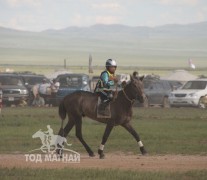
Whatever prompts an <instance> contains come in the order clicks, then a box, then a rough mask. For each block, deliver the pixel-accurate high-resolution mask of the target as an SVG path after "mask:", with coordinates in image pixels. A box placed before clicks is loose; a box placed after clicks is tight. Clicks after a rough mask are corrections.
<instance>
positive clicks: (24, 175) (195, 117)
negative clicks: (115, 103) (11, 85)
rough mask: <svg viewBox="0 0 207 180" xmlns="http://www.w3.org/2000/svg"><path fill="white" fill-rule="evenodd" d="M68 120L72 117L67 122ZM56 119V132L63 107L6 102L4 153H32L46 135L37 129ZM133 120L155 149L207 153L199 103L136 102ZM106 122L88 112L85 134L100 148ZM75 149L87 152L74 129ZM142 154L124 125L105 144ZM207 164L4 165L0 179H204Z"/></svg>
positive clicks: (1, 131) (109, 149) (204, 115)
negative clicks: (181, 168) (177, 168)
mask: <svg viewBox="0 0 207 180" xmlns="http://www.w3.org/2000/svg"><path fill="white" fill-rule="evenodd" d="M64 123H66V122H64ZM48 124H49V125H51V127H52V128H53V130H54V134H57V133H58V130H59V128H60V119H59V117H58V109H57V108H29V107H28V108H4V109H3V110H2V116H1V117H0V136H1V138H0V144H1V146H0V153H1V154H13V153H15V154H16V153H21V154H25V153H28V152H29V151H30V150H32V149H35V148H37V147H40V145H41V142H40V139H32V134H33V133H35V132H36V131H37V130H39V129H42V130H45V131H46V130H47V128H46V126H47V125H48ZM133 125H134V127H135V129H136V130H137V131H138V132H139V133H140V136H141V138H142V141H143V143H144V144H145V146H146V148H147V150H148V152H149V155H158V154H159V155H167V154H182V155H207V151H206V149H207V139H206V137H207V111H206V110H202V109H194V108H169V109H163V108H149V109H145V108H134V116H133ZM104 128H105V125H104V124H100V123H98V122H95V121H92V120H89V119H87V118H84V121H83V135H84V137H85V140H86V142H88V144H89V145H90V146H91V147H92V149H93V150H94V152H97V148H98V145H99V144H100V141H101V137H102V135H103V132H104ZM67 139H68V142H69V143H72V147H71V149H73V150H75V151H77V152H79V153H80V154H81V153H85V150H84V148H83V147H82V145H81V144H80V142H79V141H78V140H77V138H76V137H75V132H74V130H72V131H71V133H70V135H69V136H68V137H67ZM117 151H118V152H120V151H122V152H123V153H126V154H128V153H133V154H139V153H140V152H139V150H138V147H137V143H136V142H135V140H134V139H133V138H132V137H131V135H130V134H128V132H127V131H125V130H124V129H123V128H122V127H115V128H114V129H113V131H112V133H111V135H110V137H109V140H108V141H107V144H106V146H105V153H106V154H107V153H114V152H117ZM206 178H207V171H206V170H192V171H185V172H167V171H166V172H165V171H159V172H156V171H155V172H152V171H151V172H148V171H143V172H136V171H127V170H111V169H104V170H98V169H69V168H64V169H52V170H50V169H44V168H43V169H30V168H23V169H22V168H20V167H16V168H13V169H8V168H3V167H1V168H0V179H8V180H10V179H142V180H143V179H147V180H148V179H153V180H160V179H161V180H162V179H163V180H164V179H169V180H171V179H189V180H191V179H192V180H193V179H201V180H204V179H206Z"/></svg>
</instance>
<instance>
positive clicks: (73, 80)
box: [56, 74, 90, 104]
mask: <svg viewBox="0 0 207 180" xmlns="http://www.w3.org/2000/svg"><path fill="white" fill-rule="evenodd" d="M56 82H59V83H60V87H59V89H58V92H57V94H56V101H57V104H59V102H60V101H61V100H62V99H63V98H64V97H65V96H66V95H68V94H71V93H73V92H75V91H78V90H83V91H90V86H89V76H88V75H86V74H61V75H59V76H57V78H56Z"/></svg>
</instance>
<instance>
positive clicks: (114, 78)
mask: <svg viewBox="0 0 207 180" xmlns="http://www.w3.org/2000/svg"><path fill="white" fill-rule="evenodd" d="M110 80H112V81H114V82H115V83H117V82H118V81H119V80H118V79H117V78H116V77H112V78H111V79H110Z"/></svg>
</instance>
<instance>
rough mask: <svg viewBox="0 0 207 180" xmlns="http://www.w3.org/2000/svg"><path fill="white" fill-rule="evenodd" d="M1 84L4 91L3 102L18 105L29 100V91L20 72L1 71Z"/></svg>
mask: <svg viewBox="0 0 207 180" xmlns="http://www.w3.org/2000/svg"><path fill="white" fill-rule="evenodd" d="M0 86H1V89H2V92H3V104H5V105H11V104H16V105H17V104H19V103H21V102H22V101H27V100H28V97H29V92H28V90H27V88H26V87H25V86H24V83H23V81H22V78H21V77H20V76H19V75H18V74H15V73H0Z"/></svg>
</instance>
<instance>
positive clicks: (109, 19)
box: [95, 16, 119, 24]
mask: <svg viewBox="0 0 207 180" xmlns="http://www.w3.org/2000/svg"><path fill="white" fill-rule="evenodd" d="M95 22H96V23H97V24H118V23H119V18H118V17H116V16H96V18H95Z"/></svg>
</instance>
